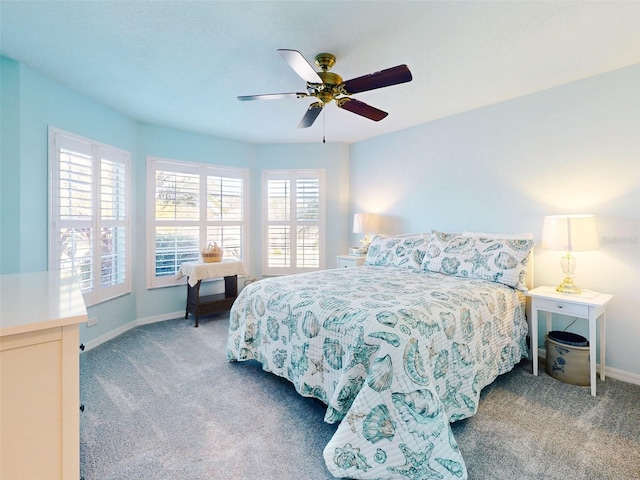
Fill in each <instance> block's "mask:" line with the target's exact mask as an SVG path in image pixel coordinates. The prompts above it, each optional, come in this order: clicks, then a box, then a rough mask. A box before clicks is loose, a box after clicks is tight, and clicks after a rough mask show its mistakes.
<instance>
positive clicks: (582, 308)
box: [536, 298, 589, 318]
mask: <svg viewBox="0 0 640 480" xmlns="http://www.w3.org/2000/svg"><path fill="white" fill-rule="evenodd" d="M536 305H537V306H538V310H544V311H545V312H551V313H559V314H562V315H575V316H576V317H582V318H589V306H588V305H579V304H577V303H570V302H563V301H562V300H547V299H542V298H538V299H537V302H536Z"/></svg>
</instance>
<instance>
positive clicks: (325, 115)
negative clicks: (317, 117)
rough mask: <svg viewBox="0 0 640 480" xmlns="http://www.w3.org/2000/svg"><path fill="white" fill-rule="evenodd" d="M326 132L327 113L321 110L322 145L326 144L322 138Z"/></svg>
mask: <svg viewBox="0 0 640 480" xmlns="http://www.w3.org/2000/svg"><path fill="white" fill-rule="evenodd" d="M326 131H327V111H326V110H324V109H323V111H322V143H327V141H326V139H325V136H324V134H325V132H326Z"/></svg>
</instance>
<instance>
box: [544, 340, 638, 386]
mask: <svg viewBox="0 0 640 480" xmlns="http://www.w3.org/2000/svg"><path fill="white" fill-rule="evenodd" d="M546 358H547V351H546V350H545V349H544V348H539V349H538V368H539V369H540V368H541V369H543V370H544V363H543V362H544V361H545V360H546ZM596 372H598V373H600V364H599V363H596ZM604 373H605V380H606V377H611V378H615V379H616V380H622V381H623V382H627V383H633V384H634V385H640V375H637V374H635V373H631V372H626V371H624V370H619V369H617V368H611V367H605V372H604Z"/></svg>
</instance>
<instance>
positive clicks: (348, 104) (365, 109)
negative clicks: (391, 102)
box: [336, 98, 389, 122]
mask: <svg viewBox="0 0 640 480" xmlns="http://www.w3.org/2000/svg"><path fill="white" fill-rule="evenodd" d="M336 104H337V105H338V107H340V108H343V109H344V110H349V111H350V112H353V113H355V114H357V115H361V116H363V117H366V118H368V119H370V120H373V121H374V122H379V121H380V120H382V119H383V118H384V117H386V116H387V115H389V114H388V113H387V112H383V111H382V110H379V109H377V108H375V107H372V106H371V105H367V104H366V103H364V102H361V101H360V100H356V99H355V98H341V99H339V100H338V101H337V102H336Z"/></svg>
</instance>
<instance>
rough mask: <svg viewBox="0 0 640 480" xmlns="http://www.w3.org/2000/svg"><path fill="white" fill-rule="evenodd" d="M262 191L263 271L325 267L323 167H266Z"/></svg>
mask: <svg viewBox="0 0 640 480" xmlns="http://www.w3.org/2000/svg"><path fill="white" fill-rule="evenodd" d="M263 191H264V196H265V200H264V202H263V217H264V225H265V232H264V238H265V239H266V240H265V242H264V248H265V251H264V252H263V268H262V270H263V274H264V275H285V274H291V273H298V272H305V271H312V270H319V269H321V268H324V258H325V253H324V230H325V228H324V225H325V218H324V216H325V215H324V211H325V206H324V204H325V200H324V171H322V170H292V171H279V170H278V171H265V172H264V173H263Z"/></svg>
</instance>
